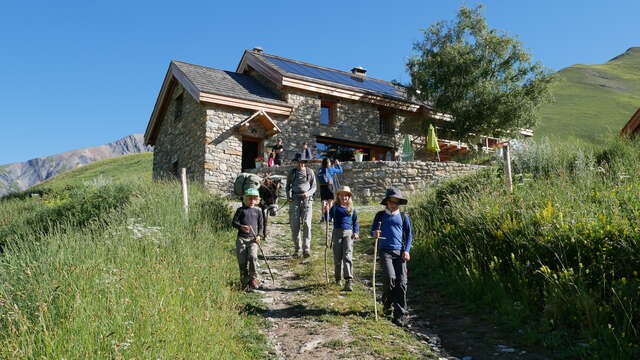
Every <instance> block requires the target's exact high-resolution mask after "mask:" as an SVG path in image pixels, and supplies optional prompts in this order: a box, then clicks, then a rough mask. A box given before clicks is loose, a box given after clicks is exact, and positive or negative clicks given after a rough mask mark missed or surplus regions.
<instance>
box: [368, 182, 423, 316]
mask: <svg viewBox="0 0 640 360" xmlns="http://www.w3.org/2000/svg"><path fill="white" fill-rule="evenodd" d="M381 204H382V205H384V206H385V209H384V210H383V211H380V212H378V213H377V214H376V216H375V217H374V219H373V224H372V225H371V235H372V236H373V237H380V241H379V243H378V248H379V252H378V253H379V258H378V260H379V262H380V265H381V267H382V270H383V273H384V289H383V292H382V302H383V304H384V312H385V313H386V314H388V313H390V312H391V311H393V321H394V323H396V324H397V325H400V326H404V325H405V323H406V314H407V261H409V259H411V256H410V255H409V252H410V251H411V242H412V241H413V234H412V233H411V222H410V221H409V217H408V216H407V215H406V214H405V213H403V212H400V205H406V204H407V199H405V198H404V197H402V194H401V193H400V190H398V189H387V192H386V196H385V198H384V199H383V200H382V202H381Z"/></svg>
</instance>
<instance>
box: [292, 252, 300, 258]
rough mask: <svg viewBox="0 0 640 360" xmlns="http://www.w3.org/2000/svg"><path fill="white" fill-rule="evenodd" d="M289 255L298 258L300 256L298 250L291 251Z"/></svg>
mask: <svg viewBox="0 0 640 360" xmlns="http://www.w3.org/2000/svg"><path fill="white" fill-rule="evenodd" d="M291 257H293V258H299V257H300V251H294V252H293V253H291Z"/></svg>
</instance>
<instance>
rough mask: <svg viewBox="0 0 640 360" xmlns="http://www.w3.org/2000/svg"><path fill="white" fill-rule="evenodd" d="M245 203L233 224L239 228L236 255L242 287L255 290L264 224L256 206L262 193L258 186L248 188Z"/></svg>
mask: <svg viewBox="0 0 640 360" xmlns="http://www.w3.org/2000/svg"><path fill="white" fill-rule="evenodd" d="M242 200H243V204H242V206H241V207H239V208H238V210H236V213H235V215H234V216H233V220H232V222H231V224H232V225H233V227H235V228H236V229H238V236H237V238H236V256H237V258H238V266H239V267H240V283H241V284H242V288H243V289H245V288H248V289H250V290H255V289H257V288H258V286H259V283H258V275H257V273H256V262H257V261H258V246H259V243H260V236H258V235H256V234H262V232H263V226H264V217H263V215H262V211H261V210H260V209H258V208H257V207H256V206H257V205H258V203H259V202H260V193H259V192H258V189H256V188H248V189H247V190H245V192H244V195H243V199H242Z"/></svg>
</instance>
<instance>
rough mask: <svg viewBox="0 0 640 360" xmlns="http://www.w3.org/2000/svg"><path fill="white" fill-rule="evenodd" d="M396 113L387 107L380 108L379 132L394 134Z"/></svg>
mask: <svg viewBox="0 0 640 360" xmlns="http://www.w3.org/2000/svg"><path fill="white" fill-rule="evenodd" d="M394 115H395V113H394V112H393V111H392V110H389V109H387V108H378V134H380V135H393V132H394V130H395V129H394V119H393V117H394Z"/></svg>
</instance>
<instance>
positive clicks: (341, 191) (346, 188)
mask: <svg viewBox="0 0 640 360" xmlns="http://www.w3.org/2000/svg"><path fill="white" fill-rule="evenodd" d="M341 193H347V194H349V196H353V193H352V192H351V188H350V187H348V186H346V185H344V186H342V187H341V188H340V190H338V191H337V192H336V195H340V194H341Z"/></svg>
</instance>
